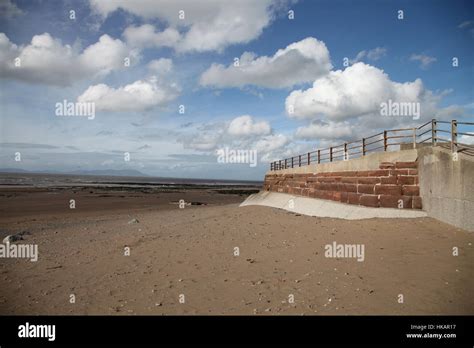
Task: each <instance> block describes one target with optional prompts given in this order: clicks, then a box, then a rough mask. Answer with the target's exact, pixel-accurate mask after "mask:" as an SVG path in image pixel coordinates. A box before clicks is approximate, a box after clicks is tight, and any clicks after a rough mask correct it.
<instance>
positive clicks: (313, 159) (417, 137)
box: [270, 119, 474, 171]
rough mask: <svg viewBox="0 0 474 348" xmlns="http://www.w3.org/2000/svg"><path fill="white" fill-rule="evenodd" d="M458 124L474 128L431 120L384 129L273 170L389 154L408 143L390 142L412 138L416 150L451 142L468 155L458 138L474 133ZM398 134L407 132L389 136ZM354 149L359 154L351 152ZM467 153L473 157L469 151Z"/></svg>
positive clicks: (277, 165)
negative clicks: (419, 146) (379, 152)
mask: <svg viewBox="0 0 474 348" xmlns="http://www.w3.org/2000/svg"><path fill="white" fill-rule="evenodd" d="M438 124H449V125H451V127H450V128H451V129H450V130H449V131H448V130H445V129H439V127H438ZM429 125H430V126H431V127H430V128H431V129H428V130H426V131H423V132H422V133H421V134H417V130H420V129H422V128H424V127H426V126H429ZM459 125H463V126H474V122H458V121H457V120H452V121H438V120H435V119H432V120H431V121H428V122H426V123H424V124H422V125H421V126H418V127H415V128H398V129H387V130H384V131H383V132H380V133H377V134H374V135H371V136H368V137H365V138H362V139H359V140H352V141H350V142H345V143H343V144H340V145H335V146H330V147H327V148H323V149H318V150H314V151H309V152H306V153H304V154H300V155H296V156H293V157H289V158H284V159H281V160H277V161H273V162H271V163H270V170H271V171H274V170H280V169H285V168H294V167H295V166H298V167H302V166H305V165H311V164H319V163H321V162H323V161H329V162H333V161H334V160H335V159H339V158H341V157H342V159H343V160H344V161H345V160H347V159H349V157H350V156H354V155H359V154H361V156H365V155H366V153H368V152H371V151H377V150H379V149H383V151H387V150H388V148H389V147H390V146H398V145H404V144H407V143H402V142H396V143H394V142H389V140H390V139H401V138H410V139H412V141H410V142H409V143H408V144H413V148H416V145H417V144H428V142H429V141H431V145H432V146H436V145H438V143H442V144H446V143H450V144H451V145H450V146H451V151H452V152H460V151H462V152H463V153H466V152H465V151H466V150H467V151H469V150H471V149H472V148H473V145H469V144H463V143H461V142H459V141H458V136H464V137H466V136H474V132H472V133H469V132H458V126H459ZM430 131H431V136H430V137H428V138H426V139H424V140H421V137H422V136H424V135H425V134H427V133H429V132H430ZM396 132H408V133H407V134H406V135H389V133H396ZM438 132H440V133H447V134H451V139H449V140H447V139H444V138H441V137H439V136H438ZM377 136H382V137H381V138H380V139H377V140H374V141H371V142H367V140H368V139H372V138H374V137H377ZM379 142H383V143H382V145H381V146H376V147H370V145H373V144H376V143H379ZM355 143H361V144H360V145H355V146H350V147H349V146H348V145H352V144H355ZM440 145H441V144H440ZM354 149H356V150H358V151H351V150H354ZM467 154H469V155H471V153H470V152H469V153H467ZM339 160H340V159H339Z"/></svg>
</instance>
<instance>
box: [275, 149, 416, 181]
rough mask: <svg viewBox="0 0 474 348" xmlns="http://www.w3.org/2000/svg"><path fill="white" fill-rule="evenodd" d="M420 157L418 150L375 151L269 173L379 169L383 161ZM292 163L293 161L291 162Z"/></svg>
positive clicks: (413, 159)
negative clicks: (352, 157) (359, 155)
mask: <svg viewBox="0 0 474 348" xmlns="http://www.w3.org/2000/svg"><path fill="white" fill-rule="evenodd" d="M417 157H418V153H417V150H413V149H410V150H403V151H393V152H374V153H371V154H368V155H366V156H362V157H358V158H354V159H349V160H347V161H337V162H329V163H321V164H311V165H309V166H302V167H297V163H295V167H294V168H287V169H281V170H275V171H268V172H267V175H268V174H293V173H327V172H342V171H354V170H377V169H379V165H380V163H382V162H392V163H395V162H413V161H416V158H417ZM290 165H291V163H290Z"/></svg>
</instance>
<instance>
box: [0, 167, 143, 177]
mask: <svg viewBox="0 0 474 348" xmlns="http://www.w3.org/2000/svg"><path fill="white" fill-rule="evenodd" d="M0 173H38V174H71V175H101V176H148V175H147V174H144V173H142V172H140V171H138V170H133V169H102V170H75V171H71V172H67V171H66V172H59V171H58V172H51V171H47V170H38V171H29V170H25V169H20V168H0Z"/></svg>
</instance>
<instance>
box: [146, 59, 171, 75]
mask: <svg viewBox="0 0 474 348" xmlns="http://www.w3.org/2000/svg"><path fill="white" fill-rule="evenodd" d="M148 69H149V70H150V71H152V72H153V73H155V74H157V75H166V74H169V73H170V72H171V71H172V70H173V61H172V60H171V59H168V58H160V59H154V60H152V61H150V62H149V63H148Z"/></svg>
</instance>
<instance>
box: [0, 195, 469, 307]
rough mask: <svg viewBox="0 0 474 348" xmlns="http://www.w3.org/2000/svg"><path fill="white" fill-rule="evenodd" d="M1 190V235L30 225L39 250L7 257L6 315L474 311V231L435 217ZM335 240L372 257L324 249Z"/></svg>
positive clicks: (206, 198)
mask: <svg viewBox="0 0 474 348" xmlns="http://www.w3.org/2000/svg"><path fill="white" fill-rule="evenodd" d="M1 193H2V194H1V195H0V211H1V218H0V230H1V233H2V235H1V237H2V238H3V237H4V236H5V235H6V234H12V233H18V232H22V231H28V232H30V233H31V234H30V235H25V239H24V240H23V241H19V242H17V243H16V244H18V243H28V244H30V243H37V244H38V248H39V260H38V261H37V262H30V261H29V260H26V259H0V279H1V283H2V286H1V287H0V314H118V315H123V314H125V315H130V314H149V315H155V314H156V315H161V314H226V315H231V314H248V315H252V314H270V315H271V314H313V315H327V314H474V297H473V296H472V293H473V288H474V287H473V285H474V267H473V265H474V253H473V248H474V246H473V244H474V234H472V233H468V232H466V231H463V230H460V229H457V228H454V227H452V226H449V225H447V224H444V223H441V222H438V221H436V220H433V219H430V218H420V219H395V220H394V219H390V220H383V219H370V220H359V221H347V220H340V219H330V218H316V217H308V216H299V215H296V214H293V213H289V212H286V211H282V210H278V209H275V208H268V207H260V206H259V207H256V206H249V207H242V208H239V207H238V203H240V202H241V201H242V200H243V199H244V198H245V197H244V196H240V195H231V194H219V193H215V192H209V191H183V192H169V193H159V194H146V193H133V192H125V193H124V192H105V193H104V192H103V191H101V190H97V189H94V190H79V191H77V190H76V193H73V192H72V191H64V190H60V191H54V192H51V191H47V190H43V191H40V192H30V191H23V192H18V190H13V189H11V190H5V189H3V190H2V191H1ZM99 196H100V197H99ZM120 196H122V197H120ZM71 197H73V198H75V199H76V206H77V208H76V209H75V210H73V211H72V210H70V209H69V204H68V201H69V199H70V198H71ZM179 199H185V200H186V201H188V202H189V201H196V202H197V201H199V202H201V203H209V204H208V205H199V206H196V205H192V206H186V207H185V208H184V209H179V207H178V205H176V204H169V202H170V201H177V200H179ZM134 218H136V219H138V223H131V224H129V221H130V220H131V219H134ZM333 241H336V242H337V243H349V244H364V245H365V260H364V261H363V262H358V261H357V260H356V259H353V258H339V259H333V258H326V257H325V256H324V246H325V245H326V244H330V243H332V242H333ZM125 247H129V248H130V256H125V255H124V248H125ZM235 247H238V248H239V251H240V255H239V256H235V255H234V251H235V249H234V248H235ZM453 247H458V248H459V256H453V254H452V251H453ZM71 294H74V295H75V297H76V302H75V303H74V304H71V303H70V295H71ZM399 294H403V296H404V303H403V304H400V303H398V301H397V300H398V295H399ZM180 295H184V301H185V302H184V303H180V302H179V300H180ZM290 295H293V296H294V303H289V298H291V296H290ZM289 296H290V297H289ZM181 299H182V297H181Z"/></svg>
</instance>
